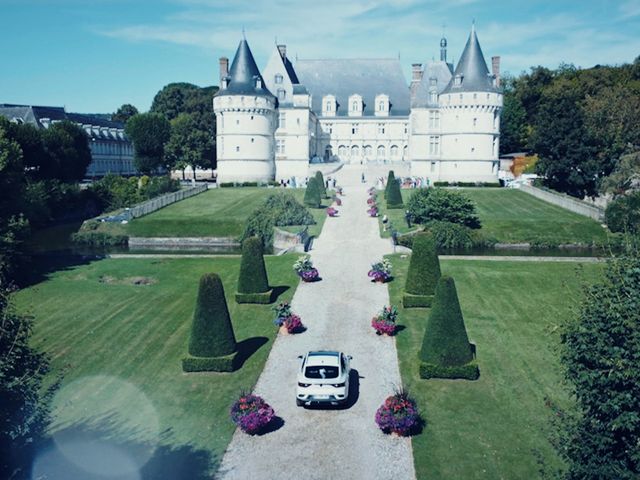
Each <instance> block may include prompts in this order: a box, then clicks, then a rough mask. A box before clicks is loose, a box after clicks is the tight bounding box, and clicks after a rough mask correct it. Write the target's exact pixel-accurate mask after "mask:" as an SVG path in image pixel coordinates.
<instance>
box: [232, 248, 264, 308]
mask: <svg viewBox="0 0 640 480" xmlns="http://www.w3.org/2000/svg"><path fill="white" fill-rule="evenodd" d="M268 290H269V279H268V278H267V268H266V267H265V265H264V257H263V251H262V240H261V239H260V238H258V237H249V238H246V239H245V240H244V242H242V260H241V262H240V275H239V276H238V293H265V292H267V291H268ZM236 299H237V297H236ZM244 303H249V302H244ZM260 303H262V302H260Z"/></svg>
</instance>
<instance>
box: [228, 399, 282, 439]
mask: <svg viewBox="0 0 640 480" xmlns="http://www.w3.org/2000/svg"><path fill="white" fill-rule="evenodd" d="M230 414H231V420H232V421H233V423H235V424H236V426H237V427H238V428H240V430H242V431H243V432H245V433H248V434H249V435H255V434H256V433H260V432H262V431H264V429H265V428H266V427H267V426H268V425H269V424H270V423H271V421H272V420H273V419H274V418H275V416H276V414H275V412H274V411H273V408H271V406H270V405H269V404H268V403H267V402H265V401H264V399H262V397H259V396H258V395H253V394H241V395H240V398H239V399H238V400H237V401H236V402H235V403H234V404H233V405H232V406H231V412H230Z"/></svg>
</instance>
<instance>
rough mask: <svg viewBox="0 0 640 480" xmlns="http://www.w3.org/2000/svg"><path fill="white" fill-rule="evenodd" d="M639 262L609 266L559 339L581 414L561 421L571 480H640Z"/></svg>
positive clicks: (617, 262) (637, 259) (626, 260)
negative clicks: (638, 479) (560, 339)
mask: <svg viewBox="0 0 640 480" xmlns="http://www.w3.org/2000/svg"><path fill="white" fill-rule="evenodd" d="M639 298H640V256H638V255H634V256H629V257H622V258H618V259H614V260H611V261H610V263H609V265H608V267H607V270H606V275H605V278H604V280H603V281H602V282H601V283H600V284H597V285H595V286H593V287H590V288H588V289H587V290H586V294H585V296H584V300H583V301H582V305H581V307H580V310H579V313H578V315H577V317H576V318H574V319H573V320H571V321H570V322H568V323H567V325H566V326H565V327H564V331H563V334H562V344H563V351H562V357H561V358H562V363H563V365H564V367H565V376H566V378H567V379H568V380H569V382H570V383H571V385H572V387H573V393H574V395H575V398H576V401H577V414H575V415H561V416H559V417H557V418H559V419H560V421H561V423H560V426H561V433H562V434H561V438H560V440H561V442H559V445H558V449H559V452H560V454H561V455H562V456H563V457H564V458H565V460H566V464H567V472H566V478H567V479H570V480H574V479H575V480H578V479H580V480H584V479H586V480H596V479H598V480H602V479H605V480H609V479H610V480H614V479H615V480H626V479H628V480H631V479H637V478H640V448H639V446H640V308H638V299H639Z"/></svg>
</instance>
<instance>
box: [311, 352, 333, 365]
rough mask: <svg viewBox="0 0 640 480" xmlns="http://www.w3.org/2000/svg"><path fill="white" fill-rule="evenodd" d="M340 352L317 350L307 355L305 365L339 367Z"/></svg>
mask: <svg viewBox="0 0 640 480" xmlns="http://www.w3.org/2000/svg"><path fill="white" fill-rule="evenodd" d="M339 363H340V352H335V351H330V350H318V351H313V352H309V353H308V354H307V365H310V366H312V365H339Z"/></svg>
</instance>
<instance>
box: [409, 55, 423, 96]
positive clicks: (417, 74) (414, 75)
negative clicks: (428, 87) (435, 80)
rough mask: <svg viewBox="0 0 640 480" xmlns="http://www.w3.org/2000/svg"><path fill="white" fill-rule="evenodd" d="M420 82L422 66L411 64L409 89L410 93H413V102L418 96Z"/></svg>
mask: <svg viewBox="0 0 640 480" xmlns="http://www.w3.org/2000/svg"><path fill="white" fill-rule="evenodd" d="M420 80H422V64H421V63H412V64H411V86H410V87H409V91H410V93H411V100H413V99H414V98H415V96H416V91H417V90H418V85H420Z"/></svg>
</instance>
